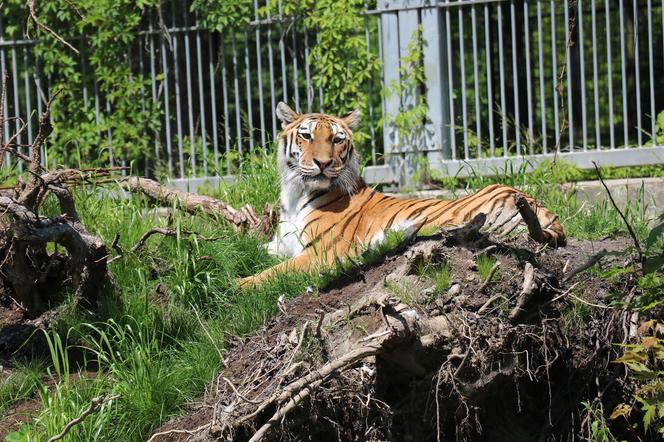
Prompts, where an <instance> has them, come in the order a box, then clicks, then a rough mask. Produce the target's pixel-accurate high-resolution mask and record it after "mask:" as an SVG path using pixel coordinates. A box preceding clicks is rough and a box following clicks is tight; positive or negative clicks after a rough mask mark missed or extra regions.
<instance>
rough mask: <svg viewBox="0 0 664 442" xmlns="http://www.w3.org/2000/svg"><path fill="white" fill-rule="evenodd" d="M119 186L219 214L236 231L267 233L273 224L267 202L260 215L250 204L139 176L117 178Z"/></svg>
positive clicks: (190, 209)
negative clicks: (237, 206) (238, 205)
mask: <svg viewBox="0 0 664 442" xmlns="http://www.w3.org/2000/svg"><path fill="white" fill-rule="evenodd" d="M116 181H117V182H118V183H119V184H120V186H121V187H122V188H123V189H125V190H127V191H130V192H138V193H142V194H144V195H145V196H147V197H148V198H150V199H152V200H154V201H158V202H160V203H162V204H168V205H176V206H178V207H180V208H182V209H183V210H186V211H187V212H189V213H192V214H200V213H205V214H208V215H213V216H221V217H222V218H223V219H225V220H226V221H228V222H229V223H230V224H231V225H233V226H234V227H235V228H236V229H237V230H249V231H254V232H259V233H262V234H269V233H270V232H271V231H272V230H273V228H274V226H275V225H276V219H277V216H278V214H277V212H276V211H275V210H274V208H273V207H272V206H271V205H269V204H267V205H266V206H265V208H264V209H263V213H262V214H259V213H258V212H257V211H256V209H255V208H254V207H253V206H251V205H250V204H246V205H244V206H243V207H242V208H240V209H235V208H233V207H232V206H231V205H230V204H228V203H226V202H224V201H221V200H219V199H216V198H212V197H209V196H206V195H199V194H196V193H190V192H184V191H182V190H177V189H170V188H168V187H166V186H163V185H161V184H159V183H158V182H157V181H155V180H151V179H149V178H141V177H122V178H118V179H116Z"/></svg>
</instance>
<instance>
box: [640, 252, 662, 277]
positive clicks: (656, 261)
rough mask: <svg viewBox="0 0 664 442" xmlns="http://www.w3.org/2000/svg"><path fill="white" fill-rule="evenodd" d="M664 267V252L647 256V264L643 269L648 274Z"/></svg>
mask: <svg viewBox="0 0 664 442" xmlns="http://www.w3.org/2000/svg"><path fill="white" fill-rule="evenodd" d="M662 267H664V253H662V254H661V255H658V256H649V257H648V258H646V266H645V268H644V269H643V271H644V272H645V273H646V274H648V273H654V272H656V271H657V270H659V269H661V268H662Z"/></svg>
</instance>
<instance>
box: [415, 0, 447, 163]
mask: <svg viewBox="0 0 664 442" xmlns="http://www.w3.org/2000/svg"><path fill="white" fill-rule="evenodd" d="M425 3H427V4H428V3H434V4H435V3H436V2H435V1H433V2H431V1H425ZM445 26H446V24H445V20H444V19H443V17H442V11H441V9H440V8H437V7H432V8H425V9H422V38H423V42H422V43H423V47H422V58H423V63H424V74H425V77H426V80H425V81H426V84H425V89H426V101H427V115H428V117H429V123H428V124H429V125H430V128H429V129H428V130H427V131H426V133H427V139H426V146H427V148H428V149H429V151H428V152H427V159H428V161H429V165H430V166H434V167H440V164H441V162H442V161H443V160H445V159H451V158H452V144H451V140H450V125H451V124H452V122H451V120H450V109H449V105H448V103H449V99H450V98H449V94H450V93H452V91H450V90H448V77H447V64H448V63H449V62H450V60H449V55H448V53H447V45H446V42H445V38H446V33H447V30H446V28H445Z"/></svg>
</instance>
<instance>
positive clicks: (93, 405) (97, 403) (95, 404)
mask: <svg viewBox="0 0 664 442" xmlns="http://www.w3.org/2000/svg"><path fill="white" fill-rule="evenodd" d="M119 397H120V395H117V394H116V395H113V396H109V397H106V396H104V395H103V394H102V395H101V396H99V397H96V398H93V399H92V401H90V406H89V407H88V408H86V409H85V410H84V411H83V412H82V413H81V414H80V416H78V417H77V418H75V419H72V420H71V421H69V422H68V423H67V425H65V427H64V428H63V429H62V431H61V432H60V433H58V434H56V435H55V436H53V437H51V438H50V439H49V440H48V441H47V442H55V441H57V440H60V439H62V438H63V437H65V436H66V435H67V433H69V431H71V429H72V428H74V426H76V425H78V424H80V423H81V422H83V421H84V420H85V418H86V417H88V416H90V415H91V414H92V413H94V412H95V411H97V410H98V409H99V407H101V406H102V405H103V404H104V402H108V401H112V400H114V399H117V398H119Z"/></svg>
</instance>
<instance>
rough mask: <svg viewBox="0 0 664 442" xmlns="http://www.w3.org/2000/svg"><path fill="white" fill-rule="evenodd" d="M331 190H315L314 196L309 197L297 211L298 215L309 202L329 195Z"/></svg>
mask: <svg viewBox="0 0 664 442" xmlns="http://www.w3.org/2000/svg"><path fill="white" fill-rule="evenodd" d="M328 193H329V192H326V191H324V190H319V191H318V192H314V194H313V196H312V197H311V198H309V199H308V200H307V201H306V202H305V203H304V204H303V205H302V206H301V207H300V209H299V210H298V211H297V213H298V215H299V213H300V212H302V211H303V210H304V209H305V208H306V207H307V206H308V205H309V204H311V203H312V202H314V201H315V200H317V199H318V198H320V197H322V196H325V195H327V194H328Z"/></svg>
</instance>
